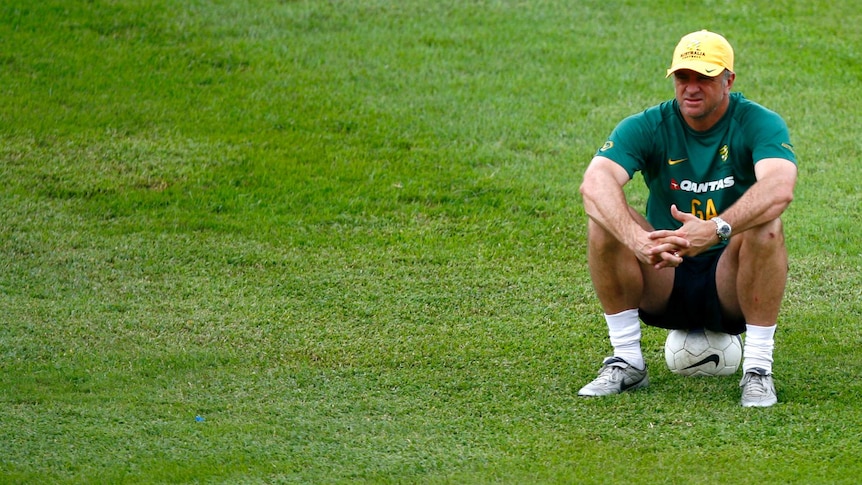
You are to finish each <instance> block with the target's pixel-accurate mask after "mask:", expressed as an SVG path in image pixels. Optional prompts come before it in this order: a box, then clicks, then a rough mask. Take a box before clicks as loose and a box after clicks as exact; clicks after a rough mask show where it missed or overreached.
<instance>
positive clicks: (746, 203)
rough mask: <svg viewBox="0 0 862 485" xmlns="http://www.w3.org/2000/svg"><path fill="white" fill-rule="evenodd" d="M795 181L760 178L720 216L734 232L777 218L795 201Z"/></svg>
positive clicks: (737, 232)
mask: <svg viewBox="0 0 862 485" xmlns="http://www.w3.org/2000/svg"><path fill="white" fill-rule="evenodd" d="M794 183H795V179H789V178H779V177H776V178H769V179H764V180H760V181H758V182H757V183H755V184H754V185H752V186H751V188H750V189H748V191H746V192H745V194H743V196H742V197H740V198H739V200H737V201H736V202H735V203H734V204H733V205H732V206H731V207H730V208H728V209H727V210H726V211H724V212H723V213H721V214H720V216H721V218H722V219H724V220H726V221H727V222H728V223H729V224H730V225H731V226H732V227H733V232H734V234H739V233H741V232H744V231H746V230H748V229H751V228H753V227H757V226H760V225H762V224H765V223H767V222H769V221H772V220H775V219H777V218H778V217H780V216H781V214H782V213H783V212H784V211H785V209H787V207H788V206H789V205H790V203H791V201H793V185H794Z"/></svg>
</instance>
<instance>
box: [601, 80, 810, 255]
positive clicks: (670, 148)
mask: <svg viewBox="0 0 862 485" xmlns="http://www.w3.org/2000/svg"><path fill="white" fill-rule="evenodd" d="M596 155H599V156H603V157H607V158H609V159H611V160H613V161H614V162H616V163H617V164H619V165H620V166H622V167H623V168H625V169H626V171H628V173H629V177H634V174H635V172H641V173H642V174H643V178H644V182H645V183H646V185H647V188H648V189H649V198H648V199H647V208H646V209H647V210H646V218H647V220H648V221H649V222H650V224H652V225H653V227H655V228H656V229H676V228H678V227H680V225H681V224H680V222H679V221H677V220H676V219H674V218H673V217H672V216H671V214H670V206H671V205H672V204H676V206H677V208H679V210H681V211H684V212H689V213H691V214H694V215H696V216H697V217H699V218H701V219H704V220H708V219H711V218H713V217H715V216H717V215H719V214H720V213H721V212H723V211H725V210H726V209H727V208H728V207H730V206H731V205H732V204H733V203H734V202H736V200H737V199H739V197H740V196H742V194H743V193H744V192H745V191H746V190H748V188H749V187H751V185H752V184H754V182H755V180H756V178H755V175H754V164H755V163H757V162H758V161H760V160H763V159H764V158H784V159H787V160H790V161H791V162H793V163H796V156H795V155H794V153H793V146H792V145H791V144H790V135H789V134H788V130H787V125H786V124H785V123H784V120H782V119H781V117H780V116H779V115H778V114H776V113H775V112H773V111H770V110H768V109H766V108H764V107H763V106H761V105H759V104H757V103H755V102H753V101H749V100H747V99H745V97H743V96H742V94H741V93H731V94H730V105H729V106H728V109H727V112H726V113H725V114H724V116H723V117H722V118H721V120H719V122H718V123H716V124H715V126H713V127H712V128H710V129H709V130H707V131H704V132H698V131H695V130H693V129H691V128H690V127H689V126H688V125H687V124H686V123H685V121H684V120H683V118H682V115H681V114H680V112H679V105H678V104H677V102H676V100H671V101H666V102H664V103H662V104H659V105H657V106H654V107H652V108H648V109H647V110H646V111H644V112H642V113H638V114H636V115H633V116H630V117H628V118H626V119H624V120H623V121H621V122H620V123H619V124H618V125H617V127H616V128H615V129H614V131H613V132H612V133H611V136H610V138H609V139H608V141H607V142H605V144H604V146H602V147H601V148H600V149H599V151H598V152H597V153H596ZM717 247H719V246H717Z"/></svg>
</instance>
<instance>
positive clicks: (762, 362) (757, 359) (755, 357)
mask: <svg viewBox="0 0 862 485" xmlns="http://www.w3.org/2000/svg"><path fill="white" fill-rule="evenodd" d="M776 327H777V325H773V326H771V327H760V326H757V325H750V324H746V325H745V329H746V330H745V346H744V347H743V349H742V372H743V373H745V372H748V371H750V370H751V369H754V368H755V367H760V368H761V369H764V370H765V371H766V372H769V373H772V350H773V349H774V348H775V338H774V337H775V328H776Z"/></svg>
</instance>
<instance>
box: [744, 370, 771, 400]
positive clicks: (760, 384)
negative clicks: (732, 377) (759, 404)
mask: <svg viewBox="0 0 862 485" xmlns="http://www.w3.org/2000/svg"><path fill="white" fill-rule="evenodd" d="M765 377H766V376H762V375H760V374H752V375H751V378H750V379H749V380H748V385H746V386H745V393H746V394H748V395H754V396H765V395H767V394H769V391H768V389H767V386H766V379H765Z"/></svg>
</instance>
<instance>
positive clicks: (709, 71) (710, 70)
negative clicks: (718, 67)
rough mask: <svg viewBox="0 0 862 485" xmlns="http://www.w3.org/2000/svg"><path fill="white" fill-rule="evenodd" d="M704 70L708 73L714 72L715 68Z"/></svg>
mask: <svg viewBox="0 0 862 485" xmlns="http://www.w3.org/2000/svg"><path fill="white" fill-rule="evenodd" d="M704 71H706V73H707V74H712V73H713V71H715V69H704Z"/></svg>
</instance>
